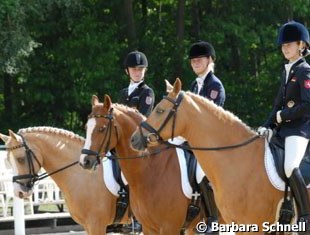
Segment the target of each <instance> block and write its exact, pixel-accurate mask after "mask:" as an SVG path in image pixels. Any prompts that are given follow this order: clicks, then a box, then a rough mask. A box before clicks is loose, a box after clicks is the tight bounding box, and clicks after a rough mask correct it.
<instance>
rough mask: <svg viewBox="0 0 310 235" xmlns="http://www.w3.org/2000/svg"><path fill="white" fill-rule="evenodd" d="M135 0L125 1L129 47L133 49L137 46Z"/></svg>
mask: <svg viewBox="0 0 310 235" xmlns="http://www.w3.org/2000/svg"><path fill="white" fill-rule="evenodd" d="M132 5H133V0H124V14H125V26H126V32H127V37H128V45H129V47H131V48H133V47H135V46H136V44H137V34H136V27H135V20H134V13H133V7H132Z"/></svg>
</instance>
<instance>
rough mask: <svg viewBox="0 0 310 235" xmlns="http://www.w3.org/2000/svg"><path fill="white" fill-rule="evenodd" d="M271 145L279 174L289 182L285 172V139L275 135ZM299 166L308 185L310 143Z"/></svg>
mask: <svg viewBox="0 0 310 235" xmlns="http://www.w3.org/2000/svg"><path fill="white" fill-rule="evenodd" d="M269 147H270V151H271V153H272V156H273V159H274V163H275V167H276V170H277V173H278V175H279V176H280V178H281V179H282V180H283V181H284V182H287V178H286V175H285V172H284V139H283V138H281V137H280V136H279V135H274V136H273V137H272V138H271V140H270V142H269ZM299 168H300V171H301V174H302V176H303V178H304V181H305V183H306V185H308V184H309V183H310V144H308V146H307V149H306V152H305V155H304V157H303V159H302V161H301V163H300V166H299Z"/></svg>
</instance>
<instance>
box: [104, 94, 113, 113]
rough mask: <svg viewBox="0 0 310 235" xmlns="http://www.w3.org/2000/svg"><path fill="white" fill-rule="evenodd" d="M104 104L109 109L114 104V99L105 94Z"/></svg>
mask: <svg viewBox="0 0 310 235" xmlns="http://www.w3.org/2000/svg"><path fill="white" fill-rule="evenodd" d="M104 106H105V107H107V109H108V110H109V109H110V108H111V106H112V100H111V98H110V96H109V95H104Z"/></svg>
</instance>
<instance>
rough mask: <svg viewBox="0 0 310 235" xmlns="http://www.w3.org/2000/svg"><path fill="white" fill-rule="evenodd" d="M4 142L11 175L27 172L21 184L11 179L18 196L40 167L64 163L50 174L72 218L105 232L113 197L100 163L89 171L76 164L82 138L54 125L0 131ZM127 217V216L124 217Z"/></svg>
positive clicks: (28, 189) (27, 190) (100, 234)
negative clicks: (6, 132)
mask: <svg viewBox="0 0 310 235" xmlns="http://www.w3.org/2000/svg"><path fill="white" fill-rule="evenodd" d="M0 137H1V139H2V140H3V141H4V142H5V145H6V148H7V151H8V160H9V161H10V163H11V165H12V167H13V170H14V175H19V176H21V175H25V176H26V175H28V176H29V177H25V179H21V180H20V181H21V183H22V184H18V183H14V192H15V195H16V196H17V197H20V198H24V197H28V196H30V195H31V193H32V186H33V182H32V180H33V179H34V178H33V177H35V176H36V175H37V173H38V172H39V170H40V168H41V167H43V168H44V169H45V170H46V172H48V173H51V172H54V171H57V170H59V169H61V168H63V167H65V166H69V165H72V166H71V167H70V168H67V169H63V170H61V171H59V172H57V173H55V174H53V175H51V178H52V179H53V180H54V181H55V182H56V184H57V185H58V187H59V188H60V190H61V191H62V193H63V196H64V198H65V201H66V205H67V207H68V209H69V212H70V214H71V216H72V218H73V219H74V220H75V221H76V222H77V223H79V224H80V225H82V226H83V227H84V229H85V231H86V232H87V234H89V235H104V234H106V227H107V225H109V224H112V223H113V220H114V216H115V208H116V197H115V196H114V195H113V194H111V193H110V192H109V190H108V189H107V188H106V186H105V184H104V182H103V175H102V174H103V173H102V167H99V169H98V171H96V172H93V174H89V172H86V171H85V170H84V169H83V168H81V167H80V166H79V165H78V164H74V163H75V162H76V163H78V157H79V155H80V152H81V149H82V147H83V145H84V138H82V137H80V136H78V135H76V134H74V133H73V132H70V131H66V130H63V129H57V128H53V127H31V128H26V129H20V130H19V131H18V134H16V133H14V132H13V131H11V130H10V131H9V136H6V135H2V134H0ZM126 219H128V218H126Z"/></svg>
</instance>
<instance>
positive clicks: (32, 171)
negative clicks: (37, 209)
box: [6, 135, 41, 189]
mask: <svg viewBox="0 0 310 235" xmlns="http://www.w3.org/2000/svg"><path fill="white" fill-rule="evenodd" d="M19 136H20V137H21V139H22V143H21V144H19V145H16V146H13V147H7V148H6V150H7V151H13V150H15V149H19V148H25V151H26V158H27V163H28V169H29V174H25V175H15V176H13V183H18V184H20V185H22V186H24V187H26V188H29V189H31V188H32V187H33V185H34V183H35V182H36V181H38V178H39V176H38V174H36V173H35V169H34V162H33V159H34V160H35V162H36V163H37V164H38V165H39V168H41V163H40V162H39V160H38V158H37V157H36V155H35V154H34V152H33V151H32V150H31V149H30V148H29V147H28V145H27V144H26V141H25V138H24V137H23V136H22V135H19ZM24 179H30V180H29V181H27V182H26V183H24V182H23V181H22V180H24Z"/></svg>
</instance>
